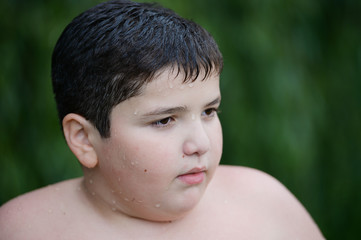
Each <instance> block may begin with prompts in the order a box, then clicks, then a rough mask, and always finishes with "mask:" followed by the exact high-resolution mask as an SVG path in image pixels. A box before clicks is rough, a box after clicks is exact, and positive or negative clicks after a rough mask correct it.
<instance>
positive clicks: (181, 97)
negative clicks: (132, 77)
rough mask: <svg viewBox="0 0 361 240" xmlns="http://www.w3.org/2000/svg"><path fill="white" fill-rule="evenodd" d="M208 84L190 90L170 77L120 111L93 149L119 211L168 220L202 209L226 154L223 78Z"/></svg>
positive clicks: (200, 83)
mask: <svg viewBox="0 0 361 240" xmlns="http://www.w3.org/2000/svg"><path fill="white" fill-rule="evenodd" d="M202 77H203V76H201V77H200V78H199V79H197V80H196V81H195V82H193V83H186V84H184V83H182V80H183V75H182V74H179V76H177V77H176V75H175V74H174V73H172V72H171V71H169V70H166V71H165V72H163V73H162V74H161V75H159V76H158V77H157V78H156V79H154V80H153V81H152V82H151V83H149V84H147V85H146V86H145V87H144V89H143V91H142V94H141V95H139V96H137V97H133V98H130V99H128V100H126V101H124V102H121V103H120V104H118V105H117V106H116V107H115V108H114V109H113V111H112V114H111V136H110V138H108V139H101V138H99V139H98V140H96V144H95V145H94V146H95V149H96V152H97V156H98V160H99V165H98V167H97V171H98V174H99V175H98V176H100V178H101V179H102V185H101V186H99V192H100V193H101V194H102V193H105V192H108V193H109V192H110V193H111V194H110V195H109V194H102V195H103V196H106V195H108V197H107V198H109V199H104V200H105V201H106V202H107V204H108V205H110V207H111V208H112V209H113V210H116V211H120V212H122V213H125V214H126V215H130V216H134V217H139V218H144V219H148V220H155V221H167V220H174V219H177V218H179V217H182V216H184V215H185V214H186V213H187V212H188V211H189V210H191V209H192V208H193V207H194V206H195V205H196V204H197V203H198V201H199V200H200V198H201V197H202V195H203V193H204V190H205V188H206V186H207V184H208V183H209V181H210V180H211V178H212V176H213V173H214V171H215V169H216V166H217V165H218V164H219V161H220V158H221V153H222V130H221V125H220V122H219V119H218V116H217V108H218V107H219V104H220V89H219V76H211V77H209V78H208V79H206V80H204V81H201V78H202Z"/></svg>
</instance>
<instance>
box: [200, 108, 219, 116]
mask: <svg viewBox="0 0 361 240" xmlns="http://www.w3.org/2000/svg"><path fill="white" fill-rule="evenodd" d="M218 112H219V110H218V108H208V109H206V110H204V111H203V113H202V115H203V116H205V117H213V116H215V115H216V114H217V113H218Z"/></svg>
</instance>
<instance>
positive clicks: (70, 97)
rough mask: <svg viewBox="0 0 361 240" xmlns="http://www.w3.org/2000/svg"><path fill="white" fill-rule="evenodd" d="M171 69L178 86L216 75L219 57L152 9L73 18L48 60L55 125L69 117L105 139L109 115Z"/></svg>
mask: <svg viewBox="0 0 361 240" xmlns="http://www.w3.org/2000/svg"><path fill="white" fill-rule="evenodd" d="M166 67H172V68H173V69H175V70H177V71H178V73H180V72H182V73H183V74H184V76H185V77H184V82H188V81H194V80H195V79H196V78H198V76H199V75H200V74H201V72H202V74H203V72H204V73H205V74H204V79H205V78H207V77H208V76H209V75H210V74H213V73H216V74H220V73H221V71H222V67H223V59H222V55H221V53H220V51H219V49H218V46H217V44H216V42H215V41H214V39H213V38H212V36H211V35H210V34H209V33H208V32H207V31H206V30H204V29H203V28H202V27H200V26H199V25H197V24H196V23H194V22H192V21H189V20H186V19H184V18H181V17H179V16H178V15H176V14H175V13H174V12H173V11H171V10H169V9H165V8H163V7H161V6H159V5H157V4H149V3H136V2H130V1H125V0H119V1H109V2H105V3H101V4H99V5H97V6H95V7H94V8H91V9H89V10H88V11H85V12H84V13H82V14H80V15H79V16H78V17H76V18H75V19H74V20H73V21H72V22H71V23H70V24H69V25H68V26H67V27H66V28H65V30H64V32H63V33H62V34H61V36H60V38H59V40H58V42H57V44H56V46H55V49H54V52H53V56H52V81H53V90H54V94H55V100H56V103H57V108H58V114H59V118H60V121H62V119H63V118H64V117H65V116H66V115H67V114H69V113H77V114H79V115H82V116H83V117H85V118H86V119H87V120H89V121H90V122H91V123H92V124H93V125H94V126H95V127H96V128H97V129H98V131H99V133H100V135H101V136H102V137H103V138H107V137H109V136H110V120H109V117H110V113H111V110H112V109H113V107H114V106H116V105H117V104H119V103H120V102H122V101H124V100H126V99H128V98H131V97H133V96H137V95H139V94H140V93H141V89H142V87H143V86H144V85H145V84H146V83H148V82H150V81H151V80H152V78H153V77H154V76H155V74H156V73H158V72H159V71H161V70H162V69H164V68H166Z"/></svg>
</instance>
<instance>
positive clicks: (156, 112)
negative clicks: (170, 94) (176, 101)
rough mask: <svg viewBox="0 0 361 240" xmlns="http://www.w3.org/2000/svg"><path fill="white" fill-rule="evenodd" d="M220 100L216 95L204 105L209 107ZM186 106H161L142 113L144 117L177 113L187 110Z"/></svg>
mask: <svg viewBox="0 0 361 240" xmlns="http://www.w3.org/2000/svg"><path fill="white" fill-rule="evenodd" d="M220 102H221V97H220V96H219V97H217V98H215V99H214V100H212V101H211V102H209V103H207V104H206V105H205V107H210V106H213V105H216V104H219V103H220ZM187 109H188V108H187V107H186V106H179V107H164V108H163V107H161V108H157V109H155V110H154V111H150V112H147V113H145V114H143V116H144V117H149V116H159V115H172V114H175V113H179V112H185V111H187Z"/></svg>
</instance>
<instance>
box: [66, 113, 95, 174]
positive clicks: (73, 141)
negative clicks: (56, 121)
mask: <svg viewBox="0 0 361 240" xmlns="http://www.w3.org/2000/svg"><path fill="white" fill-rule="evenodd" d="M63 131H64V136H65V139H66V142H67V143H68V146H69V148H70V150H71V151H72V152H73V153H74V155H75V156H76V157H77V158H78V160H79V162H80V163H81V164H82V165H83V166H84V167H87V168H94V167H95V166H96V165H97V164H98V157H97V153H96V151H95V148H94V147H93V145H92V143H91V141H90V139H89V138H90V135H91V134H94V132H95V131H97V130H96V129H95V128H94V127H93V125H92V124H91V123H90V122H89V121H88V120H86V119H85V118H84V117H82V116H80V115H78V114H75V113H70V114H68V115H66V116H65V117H64V119H63Z"/></svg>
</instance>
